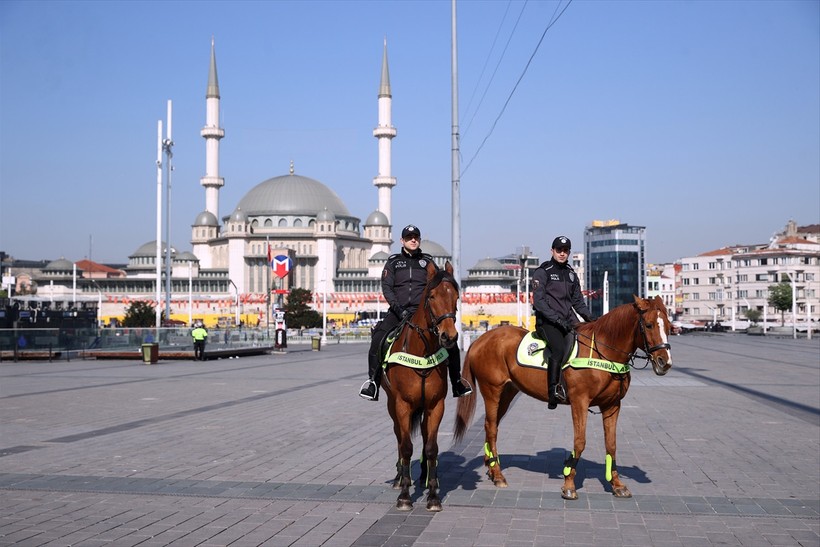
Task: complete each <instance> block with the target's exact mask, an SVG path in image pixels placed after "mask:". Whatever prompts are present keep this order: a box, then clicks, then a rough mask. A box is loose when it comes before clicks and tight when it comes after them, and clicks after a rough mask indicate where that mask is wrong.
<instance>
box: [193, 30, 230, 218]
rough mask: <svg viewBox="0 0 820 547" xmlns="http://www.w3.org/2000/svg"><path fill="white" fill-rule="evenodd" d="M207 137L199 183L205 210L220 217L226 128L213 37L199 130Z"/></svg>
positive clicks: (223, 181)
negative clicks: (222, 120)
mask: <svg viewBox="0 0 820 547" xmlns="http://www.w3.org/2000/svg"><path fill="white" fill-rule="evenodd" d="M199 134H200V135H202V136H203V137H204V138H205V176H204V177H202V178H201V179H199V183H200V184H201V185H202V186H204V187H205V210H206V211H208V212H209V213H211V214H213V215H214V216H215V217H216V218H219V189H220V188H221V187H222V186H223V185H224V184H225V179H223V178H222V177H220V176H219V140H220V139H221V138H222V137H224V136H225V130H224V129H222V128H220V127H219V80H218V78H217V77H216V53H215V51H214V39H213V38H211V69H210V71H209V72H208V89H207V90H206V92H205V127H203V128H202V131H200V132H199Z"/></svg>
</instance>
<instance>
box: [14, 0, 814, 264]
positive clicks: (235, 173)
mask: <svg viewBox="0 0 820 547" xmlns="http://www.w3.org/2000/svg"><path fill="white" fill-rule="evenodd" d="M450 6H451V5H450V2H449V1H444V0H439V1H427V2H423V1H422V2H409V1H408V2H400V1H394V2H390V1H385V2H344V1H332V2H318V1H317V2H311V1H304V2H257V1H254V2H225V3H223V2H98V1H94V2H76V1H59V2H38V1H24V2H18V1H10V0H6V1H4V2H2V3H0V46H1V48H2V49H1V51H0V62H1V63H2V64H1V65H0V71H1V72H0V86H1V87H0V131H2V134H1V135H0V185H2V186H1V187H0V217H1V218H0V250H4V251H6V252H7V253H9V254H11V255H12V256H14V257H16V258H25V259H56V258H59V257H61V256H63V257H65V258H68V259H70V260H80V259H82V258H84V257H88V256H89V251H90V253H91V258H92V259H93V260H96V261H99V262H120V263H122V262H126V261H127V259H128V258H127V257H128V255H129V254H130V253H132V252H133V251H134V250H136V249H137V248H138V247H139V246H140V245H142V244H143V243H146V242H148V241H151V240H153V239H155V235H156V166H155V160H156V135H157V121H158V120H160V119H163V120H164V118H165V113H166V102H167V100H168V99H171V100H173V105H174V118H173V129H174V135H173V136H174V141H175V147H174V166H175V171H174V175H173V189H172V198H171V216H172V221H171V242H172V243H173V244H174V245H175V246H176V247H177V249H179V250H190V248H191V246H190V235H191V232H190V226H191V224H192V222H193V220H194V218H195V217H196V215H197V214H198V213H199V212H200V211H202V210H204V208H205V194H204V189H203V188H202V187H201V186H200V184H199V180H200V177H202V176H203V175H204V174H205V146H204V139H202V138H201V137H200V136H199V130H200V129H201V128H202V126H203V125H204V123H205V87H206V83H207V76H208V63H209V55H210V42H211V37H212V36H213V37H214V38H215V40H216V55H217V63H218V71H219V84H220V91H221V95H222V103H221V106H222V124H221V125H222V127H224V128H225V131H226V137H225V139H223V140H222V143H221V151H222V155H221V165H220V174H221V175H222V176H223V177H225V186H224V188H223V189H222V190H221V192H220V211H219V212H220V216H222V215H227V214H230V213H231V212H232V210H233V209H234V208H235V206H236V204H237V203H238V202H239V200H240V199H241V198H242V196H244V195H245V193H247V192H248V191H249V190H250V189H251V188H252V187H254V186H255V185H257V184H258V183H260V182H261V181H263V180H265V179H268V178H270V177H274V176H279V175H283V174H286V173H287V171H288V165H289V162H290V161H291V160H293V161H294V162H295V166H296V172H297V173H298V174H301V175H304V176H308V177H311V178H314V179H317V180H319V181H321V182H323V183H324V184H326V185H327V186H329V187H330V188H332V189H333V190H334V191H336V192H337V193H338V194H339V196H340V197H341V198H342V200H343V201H344V202H345V203H346V205H347V207H348V208H349V209H350V211H351V213H353V214H354V215H356V216H358V217H360V218H361V219H362V220H364V219H365V218H366V217H367V216H368V214H370V213H371V212H372V211H373V210H374V209H375V208H376V205H377V197H376V189H375V187H374V186H373V185H372V180H373V177H374V176H376V174H377V143H376V139H375V138H374V137H373V136H372V130H373V128H374V127H375V125H376V123H377V104H376V96H377V92H378V84H379V76H380V66H381V57H382V43H383V40H384V39H385V37H386V38H387V41H388V48H389V62H390V78H391V85H392V91H393V123H394V125H395V126H396V128H397V130H398V136H397V137H396V139H395V140H394V141H393V175H394V176H395V177H397V179H398V185H397V186H396V187H395V188H394V190H393V216H394V219H393V221H394V233H397V232H398V230H399V229H400V228H401V226H403V225H405V224H407V223H411V222H412V223H417V224H419V225H420V226H421V228H422V231H423V235H424V236H425V238H430V239H432V240H434V241H436V242H438V243H440V244H441V245H442V246H444V247H445V248H447V249H452V242H451V221H450V213H451V191H450V187H451V182H450V181H451V153H450V126H451V77H450V39H451V33H450V28H451V18H450ZM566 6H567V2H566V0H562V1H561V2H560V3H559V2H556V1H543V2H537V1H530V2H529V3H524V2H519V1H516V2H506V1H480V2H478V1H460V2H459V3H458V38H459V50H458V53H459V57H458V59H459V91H460V93H459V95H460V99H459V100H460V109H459V110H460V114H459V120H460V127H461V134H462V141H461V151H462V160H461V167H462V170H464V169H466V168H467V165H468V164H469V169H467V170H466V172H465V173H464V174H463V176H462V179H461V209H462V228H461V232H462V242H461V247H462V270H466V269H467V268H469V267H471V266H473V265H474V264H475V263H476V261H478V260H479V259H481V258H484V257H486V256H501V255H504V254H507V253H510V252H514V251H515V250H516V247H519V246H521V245H528V246H530V247H531V248H532V249H533V251H534V252H535V253H537V254H539V255H540V256H541V257H546V256H547V254H548V252H547V249H548V247H549V243H550V242H551V241H552V238H553V237H554V236H556V235H558V234H565V235H568V236H569V237H571V238H572V239H573V241H574V242H575V245H574V246H575V248H576V250H581V249H582V245H581V243H582V236H583V230H584V227H585V226H586V225H588V224H589V223H590V222H591V221H592V220H593V219H613V218H615V219H620V220H621V221H622V222H627V223H629V224H633V225H642V226H646V228H647V241H648V243H647V259H648V261H650V262H666V261H673V260H675V259H678V258H681V257H685V256H692V255H696V254H699V253H701V252H705V251H708V250H712V249H715V248H718V247H722V246H724V245H732V244H750V243H758V242H765V241H768V239H769V237H770V236H771V235H772V234H773V233H774V232H775V231H778V230H781V229H782V228H783V227H784V226H785V224H786V222H787V221H788V220H789V219H794V220H795V221H796V222H797V223H798V224H799V225H805V224H813V223H818V222H820V8H819V7H818V6H820V3H818V1H816V0H806V1H796V2H795V1H771V2H770V1H749V2H746V1H744V2H740V1H726V0H723V1H717V2H712V1H685V2H679V1H656V2H649V1H639V2H622V1H606V2H604V1H581V0H575V1H574V2H572V3H571V4H569V7H568V8H567V9H566V11H565V12H564V13H563V15H562V16H561V17H560V18H559V19H558V20H557V22H555V24H554V25H553V26H552V27H551V28H550V30H549V31H547V32H546V34H545V35H544V39H543V42H542V43H541V45H540V48H539V49H538V51H537V53H536V54H535V56H534V57H533V59H532V62H531V63H530V65H529V68H528V70H527V72H526V75H525V76H524V77H523V79H521V81H520V83H519V84H518V87H517V89H516V91H515V93H514V94H513V95H512V98H511V99H510V100H509V104H508V105H507V107H506V110H505V111H504V113H503V115H501V116H500V118H499V115H500V114H501V111H502V108H503V106H504V103H505V101H507V99H508V97H509V96H510V94H511V92H512V90H513V88H514V87H515V85H516V82H517V81H518V80H519V78H520V77H521V75H522V73H523V72H524V69H525V66H527V63H528V61H529V59H530V57H531V56H532V54H533V52H534V51H535V50H536V46H537V44H538V42H539V40H540V39H541V36H542V35H543V34H544V31H545V29H546V28H547V26H548V25H549V24H550V21H552V20H553V19H554V16H555V14H556V12H558V11H560V10H561V9H563V8H564V7H566ZM522 10H523V14H522ZM502 52H503V55H502ZM496 120H497V123H495V122H496ZM494 123H495V129H494V131H492V133H491V134H490V128H491V127H492V126H493V124H494ZM488 135H489V137H488ZM485 138H486V142H485V143H484V145H483V147H482V148H481V149H480V152H479V146H480V145H481V143H482V141H485ZM477 152H478V154H477ZM476 154H477V155H476ZM164 234H165V230H164V228H163V238H164ZM90 242H91V244H90Z"/></svg>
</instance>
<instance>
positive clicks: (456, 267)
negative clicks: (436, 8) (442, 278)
mask: <svg viewBox="0 0 820 547" xmlns="http://www.w3.org/2000/svg"><path fill="white" fill-rule="evenodd" d="M452 6H453V15H452V25H453V32H452V42H451V53H452V93H453V98H452V100H453V105H452V108H453V113H452V115H453V127H452V192H453V203H452V213H453V219H452V220H453V275H454V277H455V279H456V282H458V283H459V284H460V283H461V189H460V185H461V174H460V170H461V166H460V164H459V142H458V141H459V136H458V41H457V40H456V0H452ZM456 329H457V330H458V334H459V336H458V345H459V346H461V347H462V348H463V347H464V336H463V329H462V327H461V307H459V308H458V309H457V310H456Z"/></svg>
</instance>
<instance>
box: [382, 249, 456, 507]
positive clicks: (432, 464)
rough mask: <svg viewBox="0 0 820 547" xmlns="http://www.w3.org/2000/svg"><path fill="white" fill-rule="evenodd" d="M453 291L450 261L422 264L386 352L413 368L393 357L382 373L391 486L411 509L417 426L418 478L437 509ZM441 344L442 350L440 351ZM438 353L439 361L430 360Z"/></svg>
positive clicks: (453, 329)
mask: <svg viewBox="0 0 820 547" xmlns="http://www.w3.org/2000/svg"><path fill="white" fill-rule="evenodd" d="M458 294H459V289H458V283H457V282H456V280H455V278H454V277H453V266H452V265H451V264H450V262H449V261H448V262H447V263H446V264H445V267H444V269H443V270H437V268H436V267H435V265H434V264H432V263H430V264H428V265H427V286H426V287H425V289H424V292H423V293H422V295H421V303H420V305H419V307H418V309H417V310H416V312H415V314H414V315H413V316H412V317H411V318H410V319H409V321H407V322H406V323H405V324H404V326H403V327H402V329H401V331H400V332H399V335H398V337H397V338H396V340H395V341H394V342H393V345H392V352H391V355H393V354H395V352H397V351H398V352H401V353H402V354H403V355H404V356H405V357H404V358H403V361H405V362H410V364H413V363H412V362H413V361H415V364H414V366H415V367H416V368H411V366H404V365H403V364H402V359H399V360H397V361H394V362H397V364H390V365H388V367H387V370H386V371H385V374H384V378H385V381H384V390H385V393H387V410H388V412H389V413H390V417H391V418H393V431H394V432H395V433H396V440H397V441H398V449H399V460H398V462H397V463H396V471H397V474H396V478H395V480H394V482H393V488H397V489H398V488H400V489H401V492H400V493H399V497H398V499H397V501H396V507H397V508H398V509H400V510H404V511H409V510H410V509H412V508H413V502H412V501H411V499H410V484H411V482H412V480H411V478H410V460H411V458H412V457H413V443H412V435H413V433H415V432H416V431H418V429H419V426H420V427H421V435H422V442H423V445H424V447H423V451H422V455H421V458H420V464H421V478H420V479H419V483H420V484H421V485H422V487H423V486H424V485H425V483H426V486H427V488H428V494H427V510H428V511H441V499H440V498H439V492H438V491H439V483H438V471H437V463H438V462H437V460H438V429H439V425H440V424H441V418H442V416H443V415H444V398H445V397H446V395H447V360H446V353H447V352H446V349H448V348H452V347H453V346H454V345H455V344H456V342H457V340H458V331H457V330H456V323H455V319H456V306H457V304H458ZM442 349H444V350H445V351H439V350H442ZM437 353H438V354H439V355H440V356H443V357H444V360H443V361H441V362H440V363H438V364H433V363H434V362H435V359H434V356H435V355H436V354H437ZM408 354H409V355H408ZM389 361H392V359H390V360H389Z"/></svg>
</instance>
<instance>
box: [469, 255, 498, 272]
mask: <svg viewBox="0 0 820 547" xmlns="http://www.w3.org/2000/svg"><path fill="white" fill-rule="evenodd" d="M470 269H471V270H473V271H478V270H482V271H498V270H503V269H504V265H503V264H502V263H501V262H499V261H498V260H496V259H494V258H489V257H488V258H485V259H482V260H479V261H478V262H476V264H475V266H473V267H472V268H470Z"/></svg>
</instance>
